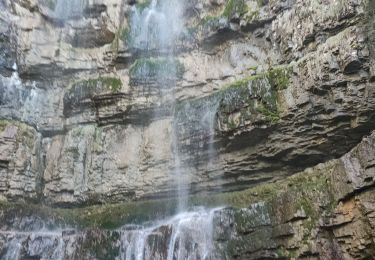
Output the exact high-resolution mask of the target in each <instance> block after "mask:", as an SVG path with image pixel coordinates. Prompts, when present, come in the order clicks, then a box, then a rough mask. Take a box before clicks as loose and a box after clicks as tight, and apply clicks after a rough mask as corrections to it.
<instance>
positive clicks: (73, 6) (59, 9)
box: [53, 0, 87, 20]
mask: <svg viewBox="0 0 375 260" xmlns="http://www.w3.org/2000/svg"><path fill="white" fill-rule="evenodd" d="M54 3H55V6H54V8H53V9H54V10H53V15H54V17H55V18H56V19H61V20H67V19H77V18H80V17H82V15H83V12H84V10H85V7H86V6H87V0H56V1H55V2H54Z"/></svg>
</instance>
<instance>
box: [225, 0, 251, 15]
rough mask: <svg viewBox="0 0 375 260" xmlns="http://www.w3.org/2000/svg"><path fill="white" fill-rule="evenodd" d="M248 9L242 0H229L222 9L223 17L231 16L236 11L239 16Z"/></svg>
mask: <svg viewBox="0 0 375 260" xmlns="http://www.w3.org/2000/svg"><path fill="white" fill-rule="evenodd" d="M247 11H248V7H247V5H246V2H245V1H244V0H229V1H228V3H227V4H226V6H225V9H224V11H223V14H222V15H223V16H224V17H227V18H229V17H231V16H233V15H234V14H235V13H238V14H239V15H240V16H241V15H243V14H245V13H246V12H247Z"/></svg>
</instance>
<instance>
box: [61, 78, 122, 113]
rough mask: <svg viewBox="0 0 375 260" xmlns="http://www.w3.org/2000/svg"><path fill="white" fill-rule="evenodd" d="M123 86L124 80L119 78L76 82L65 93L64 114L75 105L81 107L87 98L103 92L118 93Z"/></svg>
mask: <svg viewBox="0 0 375 260" xmlns="http://www.w3.org/2000/svg"><path fill="white" fill-rule="evenodd" d="M121 88H122V82H121V80H120V79H118V78H113V77H99V78H95V79H87V80H81V81H78V82H75V83H73V84H72V85H71V87H70V88H69V89H68V90H67V92H66V93H65V95H64V114H65V115H67V113H68V112H69V111H70V110H71V109H72V108H75V107H79V106H80V105H81V102H82V101H83V100H85V99H91V98H93V97H94V96H95V95H99V94H103V93H108V92H109V93H118V92H119V91H120V90H121Z"/></svg>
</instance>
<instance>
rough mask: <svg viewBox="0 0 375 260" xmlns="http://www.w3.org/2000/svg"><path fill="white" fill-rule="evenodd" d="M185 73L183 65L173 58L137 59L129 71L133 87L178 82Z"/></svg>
mask: <svg viewBox="0 0 375 260" xmlns="http://www.w3.org/2000/svg"><path fill="white" fill-rule="evenodd" d="M184 72H185V68H184V66H183V64H182V63H180V62H179V61H178V60H177V59H171V58H141V59H137V60H136V61H135V62H134V63H133V65H132V66H131V67H130V69H129V77H130V84H131V85H138V84H140V83H142V82H143V81H146V82H149V83H150V82H165V81H168V80H172V81H174V80H178V79H180V78H181V77H182V75H183V74H184Z"/></svg>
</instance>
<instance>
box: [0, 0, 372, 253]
mask: <svg viewBox="0 0 375 260" xmlns="http://www.w3.org/2000/svg"><path fill="white" fill-rule="evenodd" d="M64 3H65V4H66V1H44V0H43V1H42V0H40V1H37V0H28V1H23V0H15V1H9V0H2V1H1V0H0V10H1V11H0V199H1V200H2V201H6V202H7V203H13V202H19V201H21V202H22V201H23V202H25V201H26V202H33V203H37V204H38V203H39V204H44V203H45V204H48V205H50V206H56V207H60V206H64V207H65V206H69V207H76V206H87V205H91V204H93V205H96V204H100V203H115V202H125V201H129V202H130V201H138V200H139V199H143V200H148V199H162V198H166V197H173V196H175V195H176V193H177V189H178V187H177V185H176V181H175V178H174V173H175V171H176V169H175V168H176V164H175V161H176V158H174V157H175V154H176V151H175V150H176V147H174V143H175V142H178V143H180V144H181V145H180V146H179V147H178V149H179V152H178V154H179V158H178V159H179V160H180V161H181V164H182V165H183V166H184V167H183V168H184V169H183V170H181V176H183V177H184V178H182V179H183V180H186V181H185V182H184V183H182V186H183V187H185V188H186V189H188V190H189V191H190V193H192V194H194V195H198V196H199V195H200V194H211V195H212V196H219V197H220V194H218V195H215V194H216V193H218V191H220V192H228V193H227V195H228V194H237V193H236V192H239V191H243V192H244V193H243V194H245V195H244V197H241V196H240V195H238V196H240V197H241V200H242V201H244V202H248V205H244V204H241V205H238V203H234V202H233V200H231V199H226V198H220V199H223V200H221V203H216V202H215V203H214V204H215V205H222V204H225V205H229V206H231V205H232V206H234V208H226V209H223V210H221V211H219V212H217V214H216V215H215V217H214V219H213V223H214V226H215V229H214V231H213V234H214V238H215V241H216V242H215V254H217V255H215V256H213V257H214V259H226V258H227V259H232V258H238V259H264V258H271V259H272V258H276V259H277V258H298V257H300V258H321V259H366V258H367V259H371V256H372V255H374V254H375V253H374V252H373V239H374V238H373V230H372V229H373V224H374V223H373V222H374V221H373V215H374V214H373V209H374V206H373V200H374V199H373V197H374V196H373V186H374V183H373V180H374V179H373V177H374V176H373V175H374V174H373V173H374V172H373V171H374V170H373V169H374V167H373V165H374V160H375V159H374V158H372V157H373V154H374V153H375V152H374V149H373V148H374V141H373V135H372V136H370V137H366V138H365V139H364V140H363V141H362V142H361V140H362V139H363V137H364V136H367V135H369V134H370V133H371V131H373V130H374V129H375V62H374V60H375V52H374V48H375V36H374V35H375V33H374V31H375V30H374V26H375V25H374V21H373V15H374V10H375V6H374V4H373V2H372V1H371V0H351V1H335V2H334V3H331V2H330V1H315V0H311V1H302V0H297V1H271V0H269V1H252V0H248V1H242V0H230V1H208V2H202V1H189V3H185V7H184V12H183V13H182V14H181V15H182V16H183V17H184V19H185V20H184V24H183V25H180V24H178V25H177V24H173V26H171V27H170V28H169V30H171V31H170V33H169V34H168V35H170V36H171V35H172V36H173V37H172V36H171V37H172V38H173V39H174V40H176V42H175V43H173V44H171V42H170V40H171V39H170V38H166V39H163V41H160V39H159V38H157V37H155V33H156V34H157V33H161V31H158V29H155V28H156V27H157V26H156V25H158V23H162V22H163V19H161V20H159V21H157V22H156V23H155V28H154V30H155V31H153V32H154V38H155V39H154V38H151V40H150V41H149V42H146V43H145V42H144V39H143V38H142V37H143V36H142V34H140V32H142V30H140V28H138V27H134V25H133V26H132V22H133V24H134V21H138V22H139V21H141V20H142V19H143V18H145V17H143V16H145V14H146V13H143V11H144V10H145V8H147V7H146V5H145V2H143V1H119V0H101V1H94V2H93V1H81V2H76V3H75V4H74V5H69V6H70V7H74V10H68V9H64V8H61V6H64ZM70 7H69V8H70ZM161 17H162V16H161ZM172 27H173V28H174V29H176V28H177V29H176V31H173V30H172ZM148 29H149V28H148ZM176 32H178V33H176ZM141 36H142V37H141ZM171 56H173V58H172V57H171ZM176 129H177V130H176ZM171 136H173V137H175V139H173V138H171ZM360 142H361V143H360ZM359 143H360V144H359ZM358 144H359V145H358ZM354 147H356V148H354ZM353 148H354V150H352V149H353ZM338 158H340V159H338ZM319 163H324V164H323V165H318V166H316V165H317V164H319ZM313 166H316V167H314V168H312V169H308V170H305V169H306V168H309V167H313ZM304 170H305V171H304ZM298 172H302V173H300V174H299V175H298V176H299V177H291V178H287V177H288V176H290V175H292V174H296V173H298ZM275 181H281V182H282V183H283V184H280V185H279V184H277V185H276V184H274V182H275ZM283 181H285V183H284V182H283ZM267 183H268V184H267ZM276 183H279V182H276ZM286 183H288V184H286ZM260 184H262V185H264V186H261V187H263V188H259V189H260V191H259V190H257V187H258V186H257V185H260ZM284 184H285V185H284ZM267 185H271V186H267ZM273 185H276V186H273ZM249 187H255V188H254V189H255V190H253V191H249V190H247V189H248V188H249ZM275 190H276V191H275ZM241 194H242V193H241ZM254 194H255V195H254ZM263 195H267V196H266V199H263V197H262V196H263ZM223 196H224V195H223ZM228 196H232V195H228ZM233 196H237V195H233ZM224 197H225V196H224ZM231 198H232V197H231ZM220 199H214V200H215V201H217V200H218V201H220ZM193 204H194V203H193ZM197 204H199V203H197ZM203 204H205V203H203ZM206 204H209V203H206ZM250 204H251V205H250ZM194 205H195V204H194ZM5 208H6V207H4V210H5ZM103 208H104V207H103ZM161 208H163V207H161ZM240 208H241V209H240ZM163 209H164V208H163ZM51 211H53V210H52V209H51ZM137 213H139V214H141V213H140V212H138V211H137ZM148 213H149V212H148ZM2 214H3V212H1V213H0V218H1V217H2V216H8V217H9V215H6V214H5V215H2ZM22 214H23V213H22V211H21V213H18V215H22ZM18 215H17V213H15V214H14V215H11V216H10V217H9V218H10V219H11V220H12V219H13V218H15V219H17V218H18ZM30 215H35V213H32V214H30ZM121 216H122V215H121ZM21 218H22V217H21ZM127 220H128V219H127ZM43 221H44V222H43ZM43 221H41V222H38V221H36V220H33V219H31V220H30V221H29V222H27V223H36V224H35V225H36V226H38V227H40V226H41V225H47V226H48V225H51V226H55V225H56V223H54V222H53V221H52V222H51V223H49V224H48V221H47V224H45V220H43ZM123 221H125V219H122V221H118V222H116V223H117V224H119V223H121V222H123ZM68 222H69V221H68ZM41 223H44V224H41ZM125 223H126V222H123V223H122V224H125ZM33 225H34V224H32V226H33ZM23 227H24V228H22V230H19V231H20V232H23V231H27V230H23V229H25V228H26V225H23ZM64 228H66V226H64ZM91 228H92V227H91V226H90V229H89V230H88V231H80V230H78V231H77V230H75V231H66V232H67V233H61V232H60V233H59V232H58V234H57V235H56V234H39V235H35V236H33V235H32V234H11V233H6V232H5V231H7V232H8V231H10V230H8V229H7V228H6V227H2V231H1V232H0V233H1V239H0V241H1V242H0V248H4V247H5V246H4V245H5V244H4V243H10V241H12V240H14V239H15V237H17V236H19V239H21V240H22V241H23V242H22V243H21V244H22V250H21V249H20V251H17V252H20V257H21V256H22V257H25V258H26V257H29V258H33V257H34V258H37V257H39V258H40V257H45V258H53V254H54V252H55V251H54V250H55V249H56V247H59V246H60V245H61V241H62V240H63V241H66V243H65V244H64V245H68V244H71V245H72V247H73V248H75V250H73V251H72V252H74V254H75V253H76V252H78V251H79V252H84V253H82V255H80V256H82V259H85V258H87V259H91V258H95V257H96V258H97V259H105V258H111V257H112V256H113V255H111V254H112V253H113V252H116V254H117V253H118V250H119V247H118V243H119V236H120V234H119V233H118V232H117V231H103V230H102V228H103V226H100V227H99V229H98V230H96V229H95V228H94V229H91ZM159 231H160V232H159ZM159 231H158V232H156V234H154V235H153V236H151V237H150V238H149V240H148V243H150V248H152V250H151V251H152V252H154V253H155V255H154V257H156V258H157V257H159V258H165V250H164V249H163V248H165V246H166V245H165V244H163V243H162V242H161V240H163V239H161V238H158V236H161V237H165V236H168V234H169V232H170V231H168V228H165V227H163V228H161V229H160V230H159ZM4 232H5V233H4ZM70 232H72V233H70ZM90 232H91V233H90ZM88 233H90V234H88ZM169 235H170V234H169ZM28 236H30V237H28ZM90 236H93V237H96V236H97V238H98V240H102V241H103V243H106V244H107V242H108V250H109V251H106V252H104V251H103V252H97V254H96V253H95V254H96V255H95V254H94V253H92V252H88V251H87V252H88V253H87V254H86V251H85V250H86V249H85V248H86V245H87V244H90V243H91V244H92V243H93V244H92V245H94V246H93V248H95V243H94V242H93V241H91V240H90V238H89V237H90ZM120 240H121V239H120ZM14 241H15V240H14ZM164 242H165V241H164ZM1 243H3V244H1ZM41 244H43V246H47V247H48V248H50V250H49V249H48V250H47V249H46V250H43V251H44V252H45V253H46V254H48V255H45V256H43V255H42V252H41V251H38V250H41V248H42V247H41V246H40V245H41ZM73 244H74V246H73ZM11 245H12V246H18V244H17V243H15V244H12V243H10V244H9V245H8V246H11ZM185 246H186V247H188V248H190V249H191V251H194V250H192V248H194V246H195V245H192V244H186V245H185ZM90 248H91V247H90ZM111 248H113V250H114V251H112V249H111ZM190 249H189V250H190ZM90 250H91V249H90ZM92 250H94V249H92ZM5 254H6V252H5V251H1V252H0V255H1V257H5ZM92 254H94V255H95V256H93V255H92ZM68 255H69V254H68ZM9 257H12V256H9ZM77 257H78V256H77V255H69V256H67V259H74V258H77Z"/></svg>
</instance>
